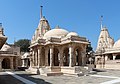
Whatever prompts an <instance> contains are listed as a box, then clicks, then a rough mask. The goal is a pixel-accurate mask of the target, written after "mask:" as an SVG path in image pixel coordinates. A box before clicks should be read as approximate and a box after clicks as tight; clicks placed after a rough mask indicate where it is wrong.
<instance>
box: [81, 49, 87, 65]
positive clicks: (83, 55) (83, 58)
mask: <svg viewBox="0 0 120 84" xmlns="http://www.w3.org/2000/svg"><path fill="white" fill-rule="evenodd" d="M81 55H82V66H84V65H85V64H86V62H85V57H86V54H85V51H83V52H81Z"/></svg>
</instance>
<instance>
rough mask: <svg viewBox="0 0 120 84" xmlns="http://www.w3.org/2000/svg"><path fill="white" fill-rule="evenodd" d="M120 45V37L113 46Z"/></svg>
mask: <svg viewBox="0 0 120 84" xmlns="http://www.w3.org/2000/svg"><path fill="white" fill-rule="evenodd" d="M118 47H120V39H119V40H118V41H116V42H115V44H114V46H113V48H118Z"/></svg>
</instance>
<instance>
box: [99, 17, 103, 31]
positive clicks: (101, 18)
mask: <svg viewBox="0 0 120 84" xmlns="http://www.w3.org/2000/svg"><path fill="white" fill-rule="evenodd" d="M102 21H103V16H102V15H101V17H100V27H101V30H102V28H103V26H102Z"/></svg>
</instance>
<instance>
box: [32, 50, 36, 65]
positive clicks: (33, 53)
mask: <svg viewBox="0 0 120 84" xmlns="http://www.w3.org/2000/svg"><path fill="white" fill-rule="evenodd" d="M32 58H33V64H32V66H35V52H34V50H33V52H32Z"/></svg>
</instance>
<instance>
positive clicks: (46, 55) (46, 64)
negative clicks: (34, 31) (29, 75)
mask: <svg viewBox="0 0 120 84" xmlns="http://www.w3.org/2000/svg"><path fill="white" fill-rule="evenodd" d="M45 66H48V48H46V49H45Z"/></svg>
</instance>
